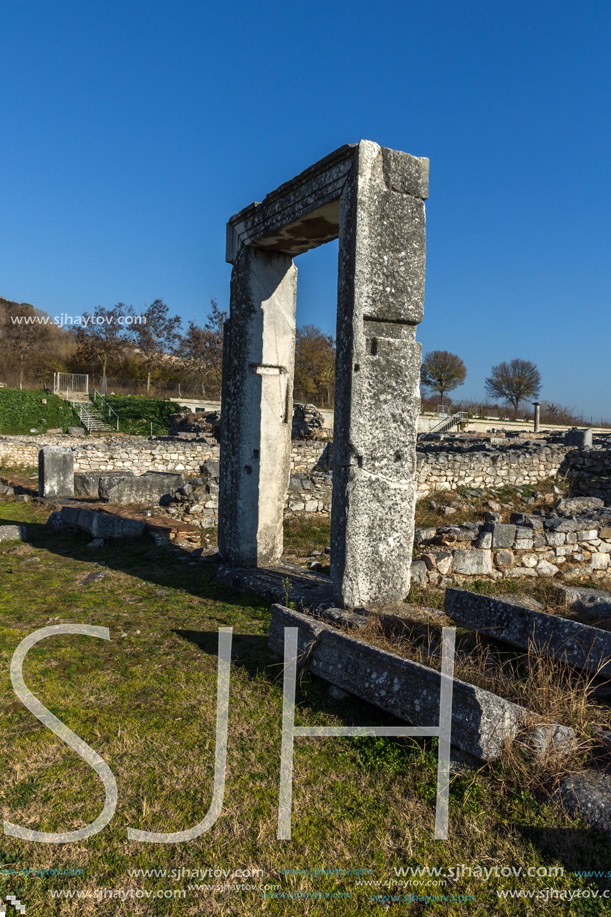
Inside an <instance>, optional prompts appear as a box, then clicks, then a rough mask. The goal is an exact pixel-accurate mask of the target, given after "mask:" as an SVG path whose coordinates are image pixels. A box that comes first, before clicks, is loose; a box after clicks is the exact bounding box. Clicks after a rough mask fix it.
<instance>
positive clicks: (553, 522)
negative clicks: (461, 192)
mask: <svg viewBox="0 0 611 917" xmlns="http://www.w3.org/2000/svg"><path fill="white" fill-rule="evenodd" d="M414 546H415V548H416V549H417V550H418V552H419V556H418V558H417V560H416V561H414V563H413V564H412V582H413V583H415V584H418V585H424V584H425V583H432V584H438V585H441V586H451V585H452V584H453V583H454V582H461V579H462V577H464V576H479V577H481V576H484V577H488V578H490V579H495V580H498V579H503V578H510V577H511V578H513V577H518V576H555V575H556V574H557V573H559V572H562V573H567V574H572V575H579V576H581V575H588V576H596V575H604V574H606V573H607V571H609V570H610V569H611V508H606V509H605V508H604V505H603V502H602V500H597V499H596V498H592V497H590V498H583V499H581V498H577V499H569V500H560V501H559V503H558V505H557V507H556V512H555V513H552V514H550V515H540V514H539V513H512V515H511V517H510V521H509V523H503V522H501V521H500V516H498V514H496V513H486V519H485V521H484V522H482V523H476V522H467V523H464V524H463V525H447V526H442V527H441V528H437V529H435V528H429V529H416V534H415V539H414Z"/></svg>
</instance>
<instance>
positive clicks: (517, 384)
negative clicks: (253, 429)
mask: <svg viewBox="0 0 611 917" xmlns="http://www.w3.org/2000/svg"><path fill="white" fill-rule="evenodd" d="M227 317H228V316H227V313H226V312H225V311H224V310H223V309H221V308H220V307H219V305H218V303H217V301H216V300H214V299H212V300H211V302H210V307H209V310H208V313H207V315H206V316H205V319H204V322H203V323H202V324H201V325H200V324H198V323H197V322H194V321H188V322H187V324H186V327H185V326H184V325H183V320H182V318H181V317H180V316H179V315H173V314H171V312H170V309H169V307H168V306H167V305H166V303H164V302H163V300H161V299H156V300H155V301H154V302H152V303H151V304H150V305H148V306H146V307H145V309H144V310H143V311H142V312H141V313H139V314H136V313H135V311H134V309H133V308H132V307H131V306H128V305H126V304H125V303H121V302H119V303H116V304H115V305H114V306H112V307H108V308H107V307H104V306H98V307H97V308H96V309H95V310H93V311H92V312H91V313H84V315H83V316H77V317H76V319H75V320H73V322H69V321H68V320H67V319H68V317H67V316H61V317H60V318H61V321H60V322H59V323H56V322H55V321H54V320H53V319H52V317H51V316H49V315H48V314H47V313H46V312H44V311H42V310H41V309H36V308H35V307H34V306H32V305H30V304H29V303H16V302H12V301H10V300H6V299H1V298H0V383H4V384H5V385H14V386H19V387H20V388H21V387H24V385H25V387H28V386H29V387H37V386H42V385H50V382H51V380H52V378H53V373H54V372H58V371H59V372H66V373H88V374H89V375H90V376H91V377H93V379H94V382H95V384H96V385H97V386H98V387H100V388H101V390H102V391H106V390H111V389H112V390H114V391H116V392H117V393H119V392H122V393H130V394H137V393H140V392H146V393H147V394H156V395H160V394H168V393H172V394H179V395H183V396H184V397H188V396H189V395H190V396H195V397H200V398H207V399H210V400H212V401H216V400H218V399H219V398H220V394H221V379H222V372H223V327H224V324H225V322H226V320H227ZM420 378H421V387H422V392H423V408H424V409H425V410H426V409H433V410H434V409H435V407H436V405H435V404H434V403H432V400H431V399H432V397H433V396H438V399H439V405H441V406H443V405H444V402H445V404H446V406H447V404H448V401H449V399H448V394H449V393H450V392H454V391H455V390H456V389H457V388H458V387H459V386H461V385H462V384H463V383H464V381H465V379H466V378H467V369H466V367H465V364H464V362H463V360H462V359H461V358H460V357H459V356H458V355H457V354H453V353H450V352H449V351H447V350H433V351H430V352H429V353H427V354H426V355H425V357H424V359H423V361H422V369H421V377H420ZM485 390H486V394H487V396H488V397H489V398H490V399H491V402H492V403H483V404H482V403H478V404H475V403H473V402H462V403H461V402H452V409H453V410H455V411H456V410H468V411H469V412H470V413H473V414H474V413H479V414H480V415H482V414H484V413H485V414H488V415H489V414H490V413H491V412H492V413H494V411H495V410H496V411H498V402H502V403H503V404H506V405H508V406H510V407H511V408H512V409H513V413H514V416H517V414H518V411H519V408H520V405H523V404H524V403H527V402H529V401H534V400H536V399H538V397H539V393H540V391H541V374H540V372H539V369H538V368H537V366H536V364H534V363H532V362H530V361H529V360H522V359H518V358H515V359H512V360H510V361H508V362H502V363H499V364H497V365H496V366H493V367H492V368H491V370H490V375H489V376H488V378H487V379H486V380H485ZM427 395H428V398H427ZM294 397H295V400H296V401H302V402H311V403H313V404H315V405H317V406H318V407H327V408H332V407H333V404H334V399H335V342H334V339H333V337H332V336H331V335H329V334H325V333H324V332H323V331H321V330H320V328H318V327H316V325H312V324H308V325H303V326H302V327H300V328H298V329H297V334H296V346H295V388H294ZM541 419H542V420H543V421H544V422H546V423H551V422H556V423H569V424H570V423H577V422H580V419H579V418H578V417H576V416H575V414H574V412H572V411H571V410H570V409H568V408H564V407H562V406H559V405H554V404H550V403H549V402H544V403H543V404H542V414H541ZM581 422H583V418H581Z"/></svg>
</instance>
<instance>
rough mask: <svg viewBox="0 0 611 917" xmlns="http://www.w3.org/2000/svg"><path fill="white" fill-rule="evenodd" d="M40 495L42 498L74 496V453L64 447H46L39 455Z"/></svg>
mask: <svg viewBox="0 0 611 917" xmlns="http://www.w3.org/2000/svg"><path fill="white" fill-rule="evenodd" d="M38 493H39V494H40V496H41V497H73V496H74V453H73V452H72V449H65V448H64V447H63V446H45V447H44V448H43V449H41V450H40V452H39V453H38Z"/></svg>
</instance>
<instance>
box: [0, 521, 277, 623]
mask: <svg viewBox="0 0 611 917" xmlns="http://www.w3.org/2000/svg"><path fill="white" fill-rule="evenodd" d="M21 524H23V525H25V526H26V527H27V531H28V538H27V540H28V543H29V544H31V545H32V547H35V548H42V549H44V550H46V551H48V552H49V553H50V554H56V555H58V556H60V557H69V558H71V559H72V560H76V561H79V562H82V563H83V564H87V565H88V567H89V566H90V565H91V564H97V565H99V566H100V567H102V568H103V569H105V570H117V571H120V572H121V573H127V574H128V575H130V576H134V577H137V578H138V579H141V580H145V581H147V582H150V583H153V584H154V585H157V586H162V587H165V588H173V589H176V590H180V591H183V592H187V593H189V594H190V595H193V596H195V597H197V598H204V599H211V600H213V601H217V602H222V603H223V604H225V605H235V606H239V607H241V608H250V609H252V611H253V616H254V617H260V615H261V612H262V610H263V609H265V611H266V612H267V609H268V608H269V603H268V602H265V601H263V600H262V599H261V598H259V597H258V596H255V595H253V594H249V593H241V592H237V591H235V590H233V589H231V588H230V587H229V586H226V585H225V584H223V583H217V582H216V581H215V577H216V573H217V570H218V567H217V564H216V563H215V562H214V561H212V560H208V559H206V558H203V559H197V560H195V559H192V558H191V553H190V552H189V551H187V550H185V549H183V548H180V547H179V546H177V545H167V546H166V545H162V546H160V545H156V544H154V543H153V542H152V541H146V540H144V539H142V540H134V541H116V542H112V541H108V542H106V543H105V544H104V545H102V547H99V548H95V549H93V548H89V547H88V545H89V544H90V542H91V540H92V538H91V536H90V535H88V534H87V533H85V532H78V531H70V530H62V531H58V532H54V531H52V530H51V529H50V528H48V527H47V525H45V524H44V523H40V522H25V523H22V522H20V521H19V520H18V519H14V518H13V519H8V518H0V526H2V525H21Z"/></svg>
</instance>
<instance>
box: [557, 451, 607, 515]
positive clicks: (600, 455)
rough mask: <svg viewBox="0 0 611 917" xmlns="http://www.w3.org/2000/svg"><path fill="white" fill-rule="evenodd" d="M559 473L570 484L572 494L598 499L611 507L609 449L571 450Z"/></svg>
mask: <svg viewBox="0 0 611 917" xmlns="http://www.w3.org/2000/svg"><path fill="white" fill-rule="evenodd" d="M561 473H564V474H566V476H567V478H568V479H569V481H570V482H571V491H572V493H574V494H580V495H584V496H588V497H600V499H601V500H604V502H605V503H606V504H607V506H611V448H607V449H593V450H592V451H587V452H581V451H579V450H576V449H572V450H571V451H570V452H569V453H568V454H567V456H566V460H565V462H564V465H563V467H562V468H561Z"/></svg>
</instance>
